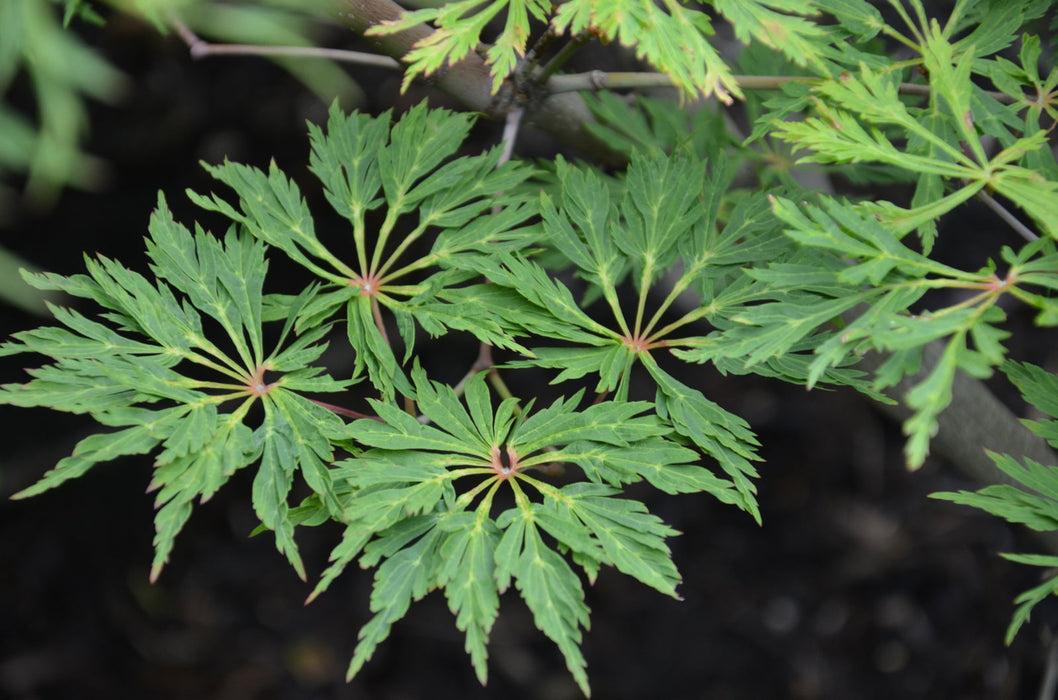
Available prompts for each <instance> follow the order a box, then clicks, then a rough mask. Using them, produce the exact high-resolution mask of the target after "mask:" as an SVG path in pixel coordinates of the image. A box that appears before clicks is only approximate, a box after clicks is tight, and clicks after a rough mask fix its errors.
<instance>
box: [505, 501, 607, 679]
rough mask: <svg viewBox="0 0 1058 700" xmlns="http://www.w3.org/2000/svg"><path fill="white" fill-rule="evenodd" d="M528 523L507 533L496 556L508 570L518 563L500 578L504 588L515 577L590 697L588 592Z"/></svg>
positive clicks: (535, 617) (519, 517)
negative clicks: (585, 650)
mask: <svg viewBox="0 0 1058 700" xmlns="http://www.w3.org/2000/svg"><path fill="white" fill-rule="evenodd" d="M524 517H525V516H524V514H521V513H519V514H518V515H515V517H514V520H513V521H512V524H516V526H515V527H508V529H507V532H505V533H504V536H503V538H501V541H500V545H499V547H498V549H497V551H496V556H497V559H498V560H499V561H501V562H507V566H510V564H509V562H517V563H516V564H514V566H513V570H511V571H510V573H509V574H506V575H504V576H500V578H499V580H500V582H501V588H502V587H503V586H502V584H503V582H504V581H505V580H506V579H507V578H508V577H509V576H510V575H512V574H513V577H514V580H515V585H516V586H517V588H518V591H519V593H521V596H522V599H523V600H525V603H526V605H528V606H529V609H530V610H531V611H532V613H533V620H534V622H535V623H536V626H537V628H538V629H540V631H542V632H543V633H544V634H546V635H547V636H548V638H550V639H551V641H553V642H554V643H555V644H556V645H557V646H558V648H559V650H560V651H561V652H562V656H563V657H565V659H566V667H567V668H569V671H570V673H572V674H573V678H574V680H576V681H577V685H578V686H580V689H581V691H583V692H584V694H585V695H588V696H590V695H591V690H590V688H589V686H588V675H587V673H586V672H585V667H586V666H587V663H586V662H585V660H584V656H583V654H581V652H580V641H581V631H580V630H581V628H582V627H583V628H587V627H588V625H589V619H588V606H587V605H585V604H584V589H583V587H582V586H581V582H580V579H579V578H577V575H576V574H575V573H574V572H573V570H572V569H571V568H570V567H569V564H567V563H566V561H565V560H564V559H563V558H562V557H561V556H559V555H558V553H557V552H555V551H554V550H552V549H550V548H549V547H548V546H547V545H545V544H544V541H543V539H542V538H541V537H540V533H539V531H538V530H537V528H536V526H535V524H533V521H532V520H527V521H526V520H522V518H524ZM511 533H513V534H511ZM519 540H520V541H519ZM505 542H506V546H505ZM501 554H502V555H503V559H500V555H501ZM497 575H498V576H499V574H497Z"/></svg>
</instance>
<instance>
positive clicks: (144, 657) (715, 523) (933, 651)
mask: <svg viewBox="0 0 1058 700" xmlns="http://www.w3.org/2000/svg"><path fill="white" fill-rule="evenodd" d="M122 31H123V28H122V27H116V28H111V29H110V30H108V32H109V33H108V34H104V35H102V36H101V40H103V41H106V42H108V44H107V45H108V46H109V47H111V48H110V50H111V51H112V53H113V55H114V56H115V58H116V60H119V61H120V62H121V63H122V64H123V65H124V66H126V67H127V69H128V70H129V72H130V73H132V75H133V77H134V80H135V83H136V92H135V94H134V95H133V96H132V97H131V98H130V100H129V101H128V102H127V103H125V104H123V105H121V106H120V108H118V109H103V108H99V109H97V110H96V117H97V118H96V120H95V121H94V128H95V133H94V134H93V137H92V141H91V145H90V150H91V151H93V152H94V153H97V154H98V155H100V156H102V157H103V158H105V159H107V160H108V161H109V162H110V163H111V164H112V165H113V167H114V178H113V180H112V182H110V183H109V184H108V186H107V189H106V191H105V192H104V193H103V196H100V197H95V196H90V195H83V194H77V193H69V194H67V195H65V196H64V197H63V199H62V201H61V203H60V207H59V208H58V209H57V210H55V211H54V212H51V213H50V214H48V215H36V214H33V213H30V212H20V213H19V214H18V217H17V219H16V221H15V226H14V227H13V228H12V229H11V230H8V231H5V232H3V234H2V235H3V236H4V239H3V243H4V245H7V246H9V247H10V248H11V249H13V250H15V251H17V252H19V253H21V254H23V255H25V256H26V257H27V258H29V259H31V260H34V261H35V262H37V263H38V264H40V265H42V266H44V267H47V268H49V269H54V270H56V271H60V272H65V273H71V272H75V271H77V270H78V269H79V267H80V250H81V249H82V248H83V249H86V250H98V251H100V252H105V253H106V254H108V255H112V256H116V257H119V258H121V259H122V260H123V261H124V262H126V263H127V264H130V265H133V266H135V265H137V264H140V262H141V261H142V244H141V237H142V235H143V234H144V233H145V231H146V220H147V216H148V213H149V211H150V209H151V207H153V204H154V200H155V196H156V191H157V189H159V188H163V189H165V190H166V191H167V192H168V193H169V198H170V202H171V204H172V206H173V207H174V209H175V210H176V211H177V217H178V218H183V219H184V220H189V219H190V218H191V217H192V216H196V214H194V213H193V212H192V209H191V207H190V205H189V204H188V203H187V202H186V200H185V199H184V198H183V196H182V195H181V194H180V193H181V192H182V191H183V189H184V188H185V187H188V186H190V187H192V188H195V189H199V190H206V189H208V188H209V186H210V185H209V182H208V181H207V178H206V176H205V175H204V174H203V173H202V172H201V171H200V170H199V169H198V167H197V165H196V164H195V163H196V161H197V159H199V158H204V159H207V160H214V161H215V160H217V159H218V158H220V157H222V156H223V155H225V154H227V155H229V156H230V157H231V158H232V159H237V160H244V161H249V162H252V163H254V164H258V165H261V164H264V163H265V162H266V161H267V158H268V156H270V155H275V156H276V158H277V160H278V161H279V162H280V164H281V165H282V166H283V167H285V168H287V169H288V171H289V172H290V173H291V174H292V175H295V176H300V175H302V174H304V170H302V171H300V172H299V171H298V170H297V168H298V165H297V164H298V163H301V162H303V160H304V154H305V153H306V141H305V138H304V128H303V120H304V119H305V118H307V117H308V118H313V119H319V117H320V116H321V115H322V113H323V111H324V107H323V106H322V105H320V104H318V103H316V102H314V101H313V100H311V99H310V98H306V97H304V96H302V94H301V92H300V90H299V88H298V87H297V86H296V85H295V84H294V83H293V82H292V81H291V80H289V79H288V78H286V77H285V76H284V75H283V74H282V73H280V72H278V71H276V70H275V69H272V68H271V67H269V66H268V65H267V64H264V63H263V62H259V61H254V60H252V59H251V60H239V61H233V62H230V63H228V62H211V63H201V64H190V63H189V62H188V61H187V60H186V58H185V52H184V51H183V50H182V49H181V48H180V47H179V46H177V45H175V44H171V45H165V44H161V42H158V41H157V40H156V39H155V38H154V37H153V36H143V37H136V36H131V37H130V36H128V35H123V36H115V34H121V33H122ZM119 39H120V41H119ZM369 77H371V78H373V77H374V76H369ZM379 80H380V81H381V84H380V85H379V86H377V87H376V88H375V89H374V90H373V92H374V93H375V94H376V95H378V97H377V99H378V101H379V104H381V105H386V104H388V101H389V100H391V99H392V97H393V95H394V94H395V82H394V81H395V79H393V78H386V77H381V76H379ZM480 136H481V138H482V139H483V143H485V142H486V140H492V141H494V140H495V138H497V135H496V130H495V128H493V127H491V126H487V127H484V128H483V129H482V130H481V133H480ZM303 181H307V180H303ZM277 257H278V256H273V264H274V265H277V264H278V260H276V259H275V258H277ZM36 324H37V322H36V321H34V320H33V319H29V318H26V317H24V316H22V315H19V314H16V313H14V312H13V311H11V310H9V309H2V310H0V331H3V334H5V335H6V333H7V332H9V331H13V330H18V329H22V328H28V327H32V326H34V325H36ZM445 352H446V353H447V354H451V355H458V353H452V352H451V349H450V347H449V348H446V350H445ZM468 352H469V354H468V355H467V357H466V358H465V359H466V363H467V364H469V362H471V361H472V360H473V349H472V347H468ZM26 361H27V360H26V359H25V358H16V359H15V360H14V361H10V360H8V361H5V362H4V363H3V364H2V365H0V370H2V373H0V377H2V378H3V380H5V381H8V380H14V379H17V378H18V377H19V374H18V368H19V367H20V365H21V363H23V362H26ZM457 371H461V370H458V369H457ZM700 371H701V376H700V377H698V378H696V381H698V382H699V383H700V386H702V387H703V390H704V391H705V392H706V393H707V395H709V396H710V397H712V398H713V399H715V400H717V401H718V402H720V403H721V404H723V405H724V406H726V407H727V408H729V409H731V410H734V411H735V412H737V413H739V414H741V415H743V416H744V417H746V418H747V419H748V420H749V421H750V422H751V423H752V424H753V426H754V427H755V429H756V430H757V431H758V433H759V435H760V437H761V440H762V442H763V443H764V445H765V447H764V455H765V456H766V458H767V462H766V464H765V465H764V466H763V468H762V472H763V476H764V478H763V479H762V482H761V499H760V500H761V510H762V512H763V513H764V516H765V524H764V526H763V527H760V528H758V527H757V526H755V525H754V524H753V523H752V522H751V520H750V519H749V518H748V517H746V516H745V515H743V514H741V513H739V512H737V511H735V510H733V509H731V508H728V507H724V506H722V505H720V504H718V503H716V502H715V501H713V500H712V499H710V498H708V497H705V496H683V497H667V496H664V495H659V494H652V493H649V492H646V491H644V492H642V494H641V497H642V498H644V499H646V500H647V502H648V503H649V504H650V506H651V508H652V509H653V510H654V511H655V512H656V513H657V514H659V515H660V516H661V517H663V518H664V519H665V520H666V521H667V522H669V523H670V524H672V525H673V526H674V527H676V528H677V529H678V530H681V531H682V532H683V533H684V536H683V537H680V538H677V539H676V540H674V541H673V542H672V543H671V544H672V547H673V550H674V553H675V558H676V562H677V564H678V566H679V567H680V570H681V572H682V573H683V576H684V583H683V585H682V586H681V588H680V592H681V594H682V596H683V598H684V600H683V601H682V602H677V601H673V600H669V599H667V598H664V597H663V596H660V595H659V594H657V593H655V592H653V591H651V590H649V589H646V588H645V587H643V586H641V585H639V584H637V583H636V582H634V581H632V580H630V579H626V578H624V577H622V576H619V575H617V574H616V573H613V572H604V573H603V574H602V575H601V576H600V578H599V581H598V582H597V584H596V585H595V586H594V587H593V588H592V589H591V590H590V591H589V593H588V595H589V604H590V606H591V608H592V611H593V616H592V624H593V626H592V629H591V630H590V631H589V632H588V633H587V635H586V640H585V644H584V650H585V654H586V656H587V658H588V663H589V672H590V674H591V678H592V682H593V687H594V690H595V696H596V697H599V698H620V699H624V698H627V699H629V700H632V699H643V698H672V699H682V698H688V699H690V698H710V699H711V700H723V699H726V698H732V699H742V698H861V699H867V698H898V697H899V698H1030V697H1034V696H1035V693H1036V691H1037V688H1038V686H1039V683H1040V678H1041V675H1042V668H1041V666H1042V662H1043V657H1044V655H1045V646H1046V643H1048V642H1049V640H1048V639H1046V638H1045V637H1046V634H1045V632H1044V630H1045V629H1046V627H1047V623H1049V622H1053V620H1054V617H1055V609H1054V607H1053V606H1052V605H1051V604H1049V603H1048V604H1045V605H1043V606H1041V608H1040V609H1039V612H1038V613H1037V615H1036V616H1035V617H1034V620H1033V624H1031V625H1029V626H1028V627H1027V628H1026V629H1025V630H1024V631H1023V632H1022V634H1021V635H1020V637H1019V638H1018V639H1017V640H1016V641H1015V643H1014V645H1013V646H1012V647H1010V648H1006V647H1004V646H1003V643H1002V639H1003V633H1004V630H1005V627H1006V624H1007V622H1008V621H1009V616H1010V613H1011V610H1012V606H1011V600H1012V599H1013V597H1014V596H1015V595H1016V594H1017V593H1018V592H1019V591H1021V590H1023V589H1025V588H1027V587H1029V586H1030V585H1033V583H1034V581H1035V579H1034V578H1033V577H1034V572H1032V571H1029V570H1027V569H1026V568H1022V567H1015V566H1014V565H1011V564H1008V563H1005V562H1003V561H1002V560H1000V559H999V558H998V557H996V556H995V552H997V551H1008V550H1011V549H1015V550H1016V549H1021V550H1023V551H1037V547H1036V545H1035V543H1033V542H1031V541H1029V540H1026V539H1024V538H1022V539H1018V538H1016V537H1015V534H1014V533H1013V532H1012V531H1011V530H1009V529H1008V528H1006V527H1005V526H1003V525H1002V524H1000V523H998V522H997V521H995V520H993V519H990V518H987V517H984V516H981V515H978V514H976V513H975V512H971V511H968V510H965V509H959V508H956V507H953V506H951V505H949V504H945V503H939V502H936V501H931V500H928V499H927V498H926V494H928V493H930V492H933V491H937V490H941V489H953V488H963V487H967V486H968V485H967V484H964V483H962V482H961V481H960V480H959V479H958V477H956V476H954V475H953V474H954V473H953V472H952V471H951V470H950V469H949V468H948V467H947V466H945V465H942V464H940V463H930V464H928V465H927V466H926V467H925V468H924V469H923V470H922V471H921V472H919V473H917V474H913V475H910V474H907V473H906V472H905V471H904V469H903V467H902V464H901V459H900V445H901V442H900V436H899V434H898V431H897V430H896V429H894V428H893V427H891V426H889V425H887V424H886V423H885V422H884V421H883V419H881V418H880V417H879V416H878V415H877V414H875V413H874V412H873V411H872V410H871V409H870V408H869V407H868V406H867V405H866V404H865V403H864V402H863V401H862V400H861V399H859V398H858V397H856V396H853V395H851V394H847V393H823V392H812V393H806V392H804V391H803V390H800V389H797V388H793V387H785V386H777V385H773V384H766V383H763V382H759V381H756V380H752V379H748V380H747V379H738V380H732V379H721V378H719V377H716V376H714V375H712V374H711V373H709V372H708V371H707V370H704V369H702V370H700ZM0 425H2V426H3V435H4V438H5V449H4V451H3V456H2V458H0V459H2V462H0V496H3V497H4V500H3V501H2V502H0V697H4V698H7V697H10V698H17V699H19V700H30V699H46V698H48V699H50V698H56V699H64V698H88V699H93V698H108V699H121V698H160V699H169V698H172V699H177V698H180V699H183V698H202V697H206V698H218V699H222V700H241V699H251V698H253V699H262V700H264V699H272V698H276V699H286V698H321V699H322V698H327V699H332V698H333V699H338V698H358V699H359V698H371V699H378V700H402V699H405V698H408V699H417V698H431V700H446V699H447V698H453V699H455V698H459V699H461V700H462V699H468V700H473V699H475V698H489V699H492V698H503V699H504V700H519V699H521V698H527V699H529V698H532V699H536V698H540V699H547V700H562V699H563V698H573V697H578V692H577V691H576V688H575V686H574V685H573V684H572V682H571V680H570V679H569V677H568V674H567V673H566V671H565V669H564V667H563V665H562V661H561V658H560V657H559V655H558V653H557V652H556V651H555V650H554V649H553V648H552V646H551V644H550V642H548V641H547V640H546V639H545V638H544V637H543V635H542V634H541V633H539V632H538V631H536V630H535V629H534V627H533V624H532V620H531V618H530V617H529V615H528V613H527V611H526V610H525V608H524V607H523V606H522V604H521V603H520V601H519V600H518V599H517V597H516V596H513V595H510V594H509V595H508V596H506V598H505V599H504V606H503V610H502V612H501V618H500V621H499V622H498V623H497V626H496V629H495V631H494V633H493V643H492V645H491V648H490V652H491V666H490V672H491V677H490V681H489V684H488V687H487V688H481V687H480V686H479V685H478V684H477V682H476V680H475V678H474V676H473V673H472V671H471V668H470V664H469V662H468V660H467V659H466V656H465V654H464V652H463V650H462V646H463V642H462V638H461V635H460V634H459V633H458V632H457V631H456V630H455V626H454V622H453V619H452V616H451V615H450V614H449V613H448V611H447V609H446V607H445V604H444V601H443V599H441V598H440V597H439V596H437V595H433V596H430V597H429V598H427V600H426V601H424V602H423V603H421V604H419V605H418V606H416V607H414V608H413V610H412V612H411V614H409V616H408V617H407V618H406V619H405V620H404V621H402V622H401V623H399V624H398V625H397V626H396V627H395V628H394V631H393V634H392V636H391V638H390V639H389V640H387V642H385V643H384V645H383V646H382V647H381V648H380V650H379V651H378V653H377V654H376V656H375V658H374V659H373V660H372V661H371V663H370V664H369V665H368V666H367V667H366V669H365V670H364V671H363V672H362V674H361V675H360V676H359V677H358V678H357V679H356V680H355V681H354V682H352V683H349V684H346V683H344V682H342V677H343V676H344V669H345V665H346V663H347V661H348V658H349V657H350V655H351V653H352V649H353V646H354V644H355V640H356V631H357V630H358V628H359V626H360V625H362V624H363V623H364V622H365V621H366V620H367V618H368V610H367V601H368V594H369V590H370V573H360V572H355V571H350V572H349V573H347V574H346V575H345V576H344V577H343V578H341V579H340V580H339V581H338V582H337V583H336V584H335V585H334V586H332V588H331V590H330V591H329V592H328V593H327V594H326V595H324V596H323V597H322V598H321V599H320V600H318V601H316V602H315V603H313V604H312V605H310V606H307V607H303V606H302V604H301V601H302V600H304V598H305V596H306V595H307V593H308V592H309V590H311V586H310V585H306V584H303V583H301V582H300V581H298V580H297V578H296V577H295V576H294V574H293V573H292V571H291V570H290V568H289V566H288V565H287V564H286V563H285V562H284V561H283V560H282V558H281V557H280V556H279V555H278V554H276V552H275V550H274V547H273V543H272V541H271V539H270V538H268V537H267V536H265V537H262V538H258V539H252V540H247V539H246V535H247V534H248V533H249V532H250V530H252V529H253V527H254V526H255V525H256V521H255V519H254V517H253V515H252V513H251V511H250V509H249V503H248V501H249V499H248V494H249V475H248V474H243V475H242V476H241V477H239V478H236V479H235V480H234V481H233V482H232V483H231V484H229V485H228V486H227V487H225V489H223V490H222V492H221V493H220V494H219V495H218V496H217V497H215V498H214V499H213V500H212V501H211V502H210V503H209V504H207V505H205V506H203V507H201V508H198V509H196V512H195V514H194V515H193V517H192V519H191V522H190V524H189V526H188V527H187V528H186V529H185V531H184V532H183V534H182V535H181V536H180V538H179V539H178V540H177V545H176V550H175V554H174V557H173V561H172V563H171V564H170V566H169V567H168V568H167V570H166V571H165V573H164V574H163V576H162V579H161V581H160V582H159V583H158V584H157V585H154V586H150V585H148V583H147V569H148V566H149V563H150V560H151V538H152V535H153V524H152V511H151V499H150V497H149V496H145V495H143V490H144V488H145V487H146V484H147V482H148V480H149V466H148V464H147V462H146V460H123V461H121V462H119V463H115V464H112V465H106V466H101V467H98V468H97V469H96V470H95V471H94V472H93V473H92V474H90V475H89V476H88V477H86V478H84V479H82V480H80V482H79V483H73V484H68V485H66V486H64V487H63V488H60V489H58V490H56V491H54V492H52V493H49V494H46V495H44V496H41V497H39V498H36V499H32V500H30V501H28V502H10V501H8V500H7V499H6V496H8V495H9V494H10V493H12V492H14V491H16V490H18V489H19V488H22V487H24V486H26V485H28V483H30V482H32V481H33V480H35V479H36V478H37V477H38V476H39V475H40V474H41V473H42V472H43V471H44V470H45V469H47V468H49V467H50V466H52V465H53V464H54V463H55V461H57V459H59V458H61V457H62V456H64V455H66V454H68V453H69V451H70V449H71V448H72V446H73V444H74V443H75V442H76V441H77V440H78V439H79V438H80V437H83V435H84V433H85V430H86V428H85V424H83V423H82V422H80V421H78V420H76V419H71V418H70V417H67V416H59V415H54V414H51V413H47V412H43V411H16V410H13V409H10V408H6V407H0ZM1018 537H1020V533H1019V534H1018ZM335 541H336V533H335V531H333V530H330V529H327V528H322V529H320V530H319V531H315V532H308V533H306V534H305V537H304V539H303V542H304V547H305V555H306V559H307V563H308V565H309V568H310V571H312V572H317V573H318V572H319V571H320V570H321V569H322V567H323V566H324V564H325V560H326V555H327V551H328V548H329V547H330V546H331V545H332V544H333V543H334V542H335Z"/></svg>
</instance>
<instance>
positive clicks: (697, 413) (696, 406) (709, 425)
mask: <svg viewBox="0 0 1058 700" xmlns="http://www.w3.org/2000/svg"><path fill="white" fill-rule="evenodd" d="M644 364H645V365H646V368H647V370H649V372H650V376H651V377H653V378H654V381H655V382H657V385H658V394H657V400H656V401H657V410H658V415H659V416H661V417H662V418H667V419H668V420H670V421H671V423H672V426H673V427H674V428H675V429H676V432H677V433H679V434H680V435H684V436H686V437H687V438H688V439H690V440H691V441H692V442H693V443H694V444H695V445H697V446H698V447H700V448H701V449H702V451H703V452H705V453H706V454H707V455H709V456H710V457H712V458H713V459H715V460H716V461H717V462H718V463H719V464H720V468H721V469H723V470H724V473H726V474H727V475H728V476H729V477H731V480H732V481H733V482H734V485H735V489H736V490H737V492H738V502H737V505H738V506H739V507H740V508H742V509H743V510H745V511H746V512H747V513H749V514H750V515H752V516H753V518H754V519H755V520H756V521H757V522H758V523H760V521H761V517H760V510H759V508H758V507H757V499H756V493H757V487H756V486H755V485H754V484H753V482H752V481H750V479H755V478H757V477H758V476H759V475H758V473H757V470H756V468H755V467H754V466H753V465H752V464H751V462H753V461H759V460H760V457H759V456H758V455H757V453H756V448H757V445H759V444H760V443H759V442H758V441H757V439H756V437H755V436H754V435H753V432H752V431H751V430H750V429H749V426H748V425H747V424H746V422H745V421H743V420H742V419H741V418H739V417H738V416H736V415H734V414H732V413H728V412H727V411H725V410H724V409H722V408H721V407H720V406H718V405H716V404H715V403H713V402H712V401H710V400H709V399H707V398H705V395H704V394H702V393H701V392H700V391H698V390H697V389H692V388H690V387H688V386H687V385H685V384H683V383H682V382H680V381H678V380H676V379H675V378H673V377H672V376H671V375H669V374H668V373H667V372H665V371H664V370H663V369H661V368H660V367H659V366H658V365H657V363H656V362H654V361H653V360H649V361H645V362H644Z"/></svg>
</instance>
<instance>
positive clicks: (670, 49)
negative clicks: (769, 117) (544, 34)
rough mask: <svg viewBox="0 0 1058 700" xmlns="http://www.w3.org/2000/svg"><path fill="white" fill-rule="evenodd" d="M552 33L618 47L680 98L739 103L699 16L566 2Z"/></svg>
mask: <svg viewBox="0 0 1058 700" xmlns="http://www.w3.org/2000/svg"><path fill="white" fill-rule="evenodd" d="M552 23H553V25H554V26H555V28H556V29H557V30H558V31H566V30H568V31H569V32H570V33H571V34H578V33H580V32H584V31H591V32H593V33H596V34H597V35H599V36H601V37H602V38H603V39H604V40H606V41H614V40H616V41H619V42H620V43H621V44H622V45H623V46H628V47H632V48H634V49H635V53H636V57H637V58H640V59H643V60H645V61H647V62H649V63H650V64H652V65H653V66H655V67H656V68H657V69H658V70H660V71H661V72H663V73H665V74H666V75H668V76H669V77H670V78H672V81H673V82H674V83H675V84H676V87H677V88H679V90H680V93H681V94H682V95H683V96H684V97H685V98H689V99H690V98H695V97H703V98H704V97H709V96H710V95H716V97H717V98H718V99H720V100H721V101H723V102H725V103H730V102H731V100H732V96H734V97H741V96H742V93H741V91H740V90H739V88H738V83H737V82H736V81H735V79H734V77H733V76H732V75H731V71H730V69H729V68H728V66H727V65H726V64H725V63H724V61H723V59H722V58H721V57H720V55H719V54H718V53H717V51H716V49H714V48H713V47H712V45H710V43H709V41H708V40H707V38H706V37H708V36H710V35H712V34H713V28H712V24H711V23H710V21H709V17H708V16H707V15H706V14H705V13H704V12H702V11H700V10H694V9H691V8H687V7H684V6H682V5H678V4H676V3H674V2H667V3H665V4H664V8H662V7H661V6H658V5H655V4H654V3H643V2H639V0H572V1H571V2H566V3H563V4H561V5H560V6H559V7H558V11H557V12H556V13H555V16H554V18H553V20H552Z"/></svg>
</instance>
